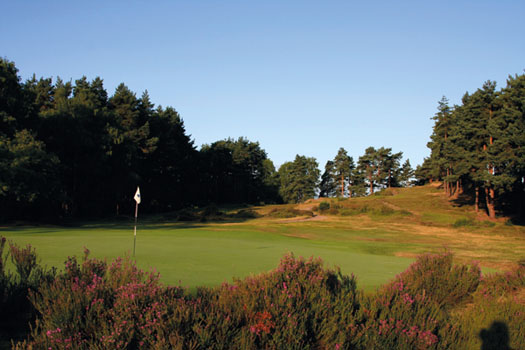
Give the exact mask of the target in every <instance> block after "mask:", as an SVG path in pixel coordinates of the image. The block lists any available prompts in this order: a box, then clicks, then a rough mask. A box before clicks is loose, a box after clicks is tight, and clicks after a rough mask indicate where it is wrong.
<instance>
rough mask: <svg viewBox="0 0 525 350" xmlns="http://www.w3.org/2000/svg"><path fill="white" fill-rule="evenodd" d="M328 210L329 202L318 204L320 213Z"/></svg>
mask: <svg viewBox="0 0 525 350" xmlns="http://www.w3.org/2000/svg"><path fill="white" fill-rule="evenodd" d="M328 209H330V203H329V202H321V203H319V210H320V211H325V210H328Z"/></svg>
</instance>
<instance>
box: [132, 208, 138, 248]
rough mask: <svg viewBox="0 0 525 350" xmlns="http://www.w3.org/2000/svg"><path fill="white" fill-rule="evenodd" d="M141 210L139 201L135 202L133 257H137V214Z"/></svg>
mask: <svg viewBox="0 0 525 350" xmlns="http://www.w3.org/2000/svg"><path fill="white" fill-rule="evenodd" d="M138 212H139V203H135V229H134V230H133V257H135V245H136V244H137V214H138Z"/></svg>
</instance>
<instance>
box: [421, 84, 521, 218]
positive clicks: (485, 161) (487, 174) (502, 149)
mask: <svg viewBox="0 0 525 350" xmlns="http://www.w3.org/2000/svg"><path fill="white" fill-rule="evenodd" d="M524 96H525V75H519V76H518V75H516V76H514V77H512V76H511V77H509V78H508V80H507V86H506V87H505V88H503V89H501V90H500V91H496V83H495V82H492V81H487V82H485V83H484V84H483V86H482V87H481V88H480V89H478V90H476V91H475V92H474V93H472V94H468V93H467V94H465V96H464V97H463V99H462V104H461V105H459V106H454V107H450V106H449V105H448V101H447V100H446V98H443V99H442V100H441V101H440V102H439V106H438V112H437V113H436V115H435V116H434V117H433V119H434V120H435V125H434V130H433V133H432V136H431V141H430V142H429V143H428V147H429V148H430V149H431V155H430V157H429V158H426V159H425V161H424V163H423V164H422V165H421V166H420V167H418V170H417V171H416V176H417V177H418V178H419V180H418V182H419V183H423V182H425V181H433V180H440V181H443V188H444V190H445V192H446V193H447V194H448V195H449V196H454V197H458V196H462V195H463V196H466V198H468V199H469V200H470V202H471V203H472V204H474V206H475V209H476V211H478V210H480V209H481V208H482V207H484V209H485V210H486V211H487V214H488V215H489V216H490V217H491V218H494V217H495V216H496V211H498V210H499V211H502V212H505V213H508V214H513V215H516V216H518V217H519V216H521V217H524V216H525V204H524V203H525V202H524V201H525V199H524V198H525V195H524V193H525V181H524V179H525V172H524V166H523V164H525V158H524V152H523V149H524V145H525V137H524V136H523V135H525V110H524V108H523V105H524V103H523V99H524ZM463 200H465V198H463ZM518 221H519V220H518Z"/></svg>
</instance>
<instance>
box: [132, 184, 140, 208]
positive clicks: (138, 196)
mask: <svg viewBox="0 0 525 350" xmlns="http://www.w3.org/2000/svg"><path fill="white" fill-rule="evenodd" d="M133 199H135V202H137V204H140V189H139V188H138V187H137V192H135V197H133Z"/></svg>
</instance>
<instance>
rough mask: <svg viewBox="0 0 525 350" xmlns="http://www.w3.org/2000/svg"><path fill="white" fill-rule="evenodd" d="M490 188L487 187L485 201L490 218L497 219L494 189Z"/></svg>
mask: <svg viewBox="0 0 525 350" xmlns="http://www.w3.org/2000/svg"><path fill="white" fill-rule="evenodd" d="M489 187H490V186H487V187H485V201H486V203H487V211H488V214H489V218H491V219H495V218H496V211H495V209H494V189H493V188H492V187H490V188H489Z"/></svg>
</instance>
